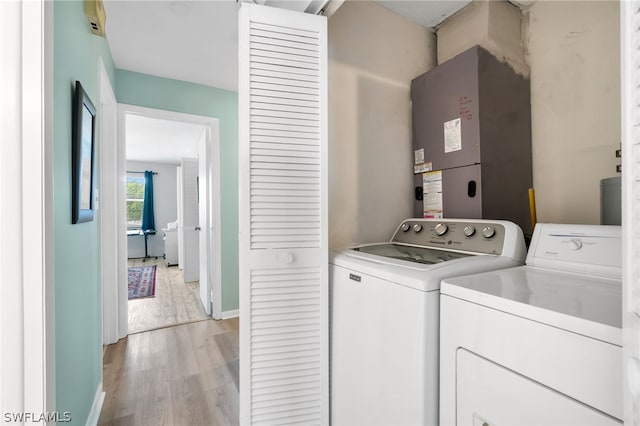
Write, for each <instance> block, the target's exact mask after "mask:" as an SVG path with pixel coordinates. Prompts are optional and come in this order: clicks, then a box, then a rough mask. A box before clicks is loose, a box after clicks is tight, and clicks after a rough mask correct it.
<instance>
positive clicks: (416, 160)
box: [413, 148, 424, 165]
mask: <svg viewBox="0 0 640 426" xmlns="http://www.w3.org/2000/svg"><path fill="white" fill-rule="evenodd" d="M422 163H424V148H420V149H416V150H415V151H413V164H416V165H418V164H422Z"/></svg>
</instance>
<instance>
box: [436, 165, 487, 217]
mask: <svg viewBox="0 0 640 426" xmlns="http://www.w3.org/2000/svg"><path fill="white" fill-rule="evenodd" d="M469 182H475V185H476V193H475V196H474V197H470V196H469V194H468V187H469ZM442 205H443V209H442V210H443V211H442V214H443V216H444V217H450V218H459V219H482V217H483V216H482V213H483V210H482V178H481V166H480V165H479V164H474V165H472V166H466V167H457V168H455V169H446V170H443V171H442Z"/></svg>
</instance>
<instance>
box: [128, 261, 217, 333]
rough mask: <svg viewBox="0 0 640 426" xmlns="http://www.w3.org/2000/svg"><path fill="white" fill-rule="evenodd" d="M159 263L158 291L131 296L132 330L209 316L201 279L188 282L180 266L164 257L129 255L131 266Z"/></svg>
mask: <svg viewBox="0 0 640 426" xmlns="http://www.w3.org/2000/svg"><path fill="white" fill-rule="evenodd" d="M143 265H157V266H158V267H157V269H156V295H155V297H147V298H144V299H131V300H129V333H130V334H131V333H137V332H140V331H146V330H153V329H156V328H160V327H167V326H171V325H176V324H184V323H188V322H193V321H199V320H203V319H206V318H208V317H207V314H206V312H205V311H204V308H203V307H202V302H201V301H200V293H199V292H200V286H199V284H198V282H197V281H196V282H188V283H185V282H184V279H183V275H182V271H181V270H180V269H178V267H177V266H171V267H167V266H166V265H165V263H164V260H163V259H162V258H158V259H157V260H156V259H153V258H151V259H147V260H146V262H143V261H142V259H130V260H129V266H143Z"/></svg>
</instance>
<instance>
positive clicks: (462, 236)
mask: <svg viewBox="0 0 640 426" xmlns="http://www.w3.org/2000/svg"><path fill="white" fill-rule="evenodd" d="M509 229H511V228H509ZM507 232H508V230H507V229H506V228H505V226H504V225H503V224H502V223H500V221H496V222H492V221H487V220H473V219H471V220H461V219H407V220H405V221H403V222H402V223H401V224H400V226H399V227H398V229H397V230H396V232H395V234H394V235H393V238H392V239H391V242H393V243H401V244H410V245H418V246H423V247H433V248H440V249H442V248H447V249H452V250H462V251H468V252H476V253H486V254H502V251H503V249H504V244H505V238H507V239H508V238H518V237H517V236H516V235H513V236H510V235H507V234H506V233H507Z"/></svg>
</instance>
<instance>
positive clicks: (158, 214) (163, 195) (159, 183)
mask: <svg viewBox="0 0 640 426" xmlns="http://www.w3.org/2000/svg"><path fill="white" fill-rule="evenodd" d="M176 167H177V165H176V164H165V163H149V162H141V161H127V170H131V171H138V172H143V171H145V170H151V171H154V172H157V173H158V174H157V175H153V202H154V213H155V224H156V235H149V239H148V246H149V247H148V253H149V256H159V257H162V255H163V254H164V241H163V240H162V228H166V227H167V223H169V222H173V221H175V220H177V218H178V217H177V215H178V213H177V205H178V201H177V190H176V188H177V183H176ZM127 252H128V257H129V258H135V257H144V238H143V237H138V236H135V237H128V238H127Z"/></svg>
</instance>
